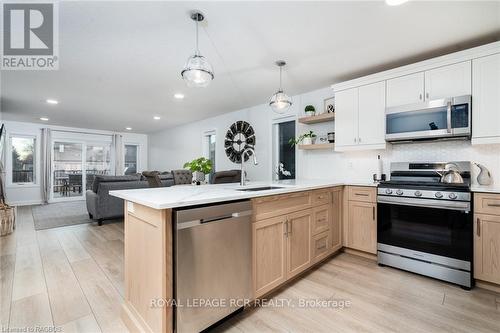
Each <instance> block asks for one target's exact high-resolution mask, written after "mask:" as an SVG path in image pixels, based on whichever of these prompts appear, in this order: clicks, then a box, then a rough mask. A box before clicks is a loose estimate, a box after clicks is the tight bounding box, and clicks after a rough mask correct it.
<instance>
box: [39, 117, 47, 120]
mask: <svg viewBox="0 0 500 333" xmlns="http://www.w3.org/2000/svg"><path fill="white" fill-rule="evenodd" d="M40 120H41V121H49V118H47V117H40Z"/></svg>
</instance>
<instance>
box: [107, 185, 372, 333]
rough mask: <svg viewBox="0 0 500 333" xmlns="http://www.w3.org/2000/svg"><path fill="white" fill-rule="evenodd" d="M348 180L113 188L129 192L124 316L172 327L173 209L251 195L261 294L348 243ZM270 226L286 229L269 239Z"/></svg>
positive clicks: (135, 326)
mask: <svg viewBox="0 0 500 333" xmlns="http://www.w3.org/2000/svg"><path fill="white" fill-rule="evenodd" d="M343 185H346V184H344V183H339V182H335V181H285V182H276V183H250V184H248V185H247V186H245V187H241V186H239V184H220V185H202V186H192V185H180V186H173V187H168V188H151V189H136V190H123V191H112V192H110V194H111V195H114V196H116V197H119V198H122V199H124V200H125V228H124V229H125V240H124V241H125V301H124V304H123V313H122V317H123V320H124V321H125V323H126V324H127V326H128V327H129V328H130V330H131V331H143V332H172V331H173V327H174V315H173V308H172V306H171V305H172V303H170V302H171V300H172V299H173V297H174V294H173V290H174V286H173V284H174V273H173V270H174V264H173V263H174V258H173V251H174V244H173V230H174V228H173V212H174V210H175V209H183V208H186V207H199V206H210V205H216V204H220V203H225V202H234V201H239V200H245V199H250V200H251V202H252V205H253V214H252V221H253V222H254V223H252V224H253V227H252V235H253V236H252V246H253V251H252V257H253V258H252V260H253V265H252V267H253V268H252V271H253V272H252V279H253V285H254V288H253V293H252V298H258V297H261V296H262V295H265V294H266V293H268V292H270V291H272V290H274V289H275V288H276V287H278V286H280V285H281V284H283V283H284V282H286V281H287V280H289V279H290V278H292V277H294V276H296V275H298V274H299V273H301V272H303V271H305V270H306V269H308V268H309V267H311V266H312V265H313V264H315V263H317V262H320V261H321V260H323V259H325V258H326V257H328V256H329V255H330V254H332V253H334V252H335V251H337V250H339V249H340V248H341V247H342V235H341V232H342V229H341V221H342V217H341V211H342V199H341V198H342V190H343ZM356 185H358V186H359V185H361V186H372V187H374V186H376V184H356ZM374 190H375V189H373V191H374ZM332 204H333V206H332ZM335 205H336V206H335ZM333 207H337V208H333ZM330 223H335V227H331V225H330ZM285 228H286V229H285ZM285 230H286V233H285V235H286V236H285V237H286V239H284V238H283V231H285ZM292 230H293V231H294V232H293V235H292ZM269 232H271V234H272V235H281V236H280V237H281V239H279V241H278V242H276V241H275V240H274V239H269V237H270V235H271V234H270V233H269ZM266 242H267V243H266ZM269 243H270V244H281V245H280V246H279V247H278V248H277V250H276V251H275V252H276V253H274V254H275V258H274V259H273V258H272V253H269V252H267V253H260V252H259V251H260V249H261V248H263V247H266V246H267V245H266V244H269ZM275 248H276V247H275ZM281 252H283V256H280V254H281ZM284 252H286V253H284ZM276 254H277V255H278V256H276ZM269 258H271V259H269ZM269 260H270V261H269ZM276 263H277V264H276ZM259 267H265V269H260V268H259ZM273 274H274V275H273Z"/></svg>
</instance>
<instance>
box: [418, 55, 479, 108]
mask: <svg viewBox="0 0 500 333" xmlns="http://www.w3.org/2000/svg"><path fill="white" fill-rule="evenodd" d="M471 81H472V80H471V62H470V61H464V62H460V63H458V64H453V65H448V66H443V67H438V68H435V69H431V70H428V71H426V72H425V99H426V100H433V99H440V98H446V97H453V96H462V95H470V94H471Z"/></svg>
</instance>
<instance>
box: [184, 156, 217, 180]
mask: <svg viewBox="0 0 500 333" xmlns="http://www.w3.org/2000/svg"><path fill="white" fill-rule="evenodd" d="M184 168H186V169H188V170H191V171H192V172H193V182H196V183H198V182H199V183H201V182H204V181H205V175H206V174H209V173H210V172H212V161H210V160H209V159H207V158H205V157H200V158H196V159H194V160H192V161H191V162H186V163H184Z"/></svg>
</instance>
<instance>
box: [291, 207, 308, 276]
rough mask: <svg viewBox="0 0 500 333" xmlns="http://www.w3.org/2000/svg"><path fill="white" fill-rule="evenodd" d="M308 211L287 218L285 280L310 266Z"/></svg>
mask: <svg viewBox="0 0 500 333" xmlns="http://www.w3.org/2000/svg"><path fill="white" fill-rule="evenodd" d="M311 218H312V212H311V210H310V209H307V210H304V211H300V212H296V213H293V214H290V215H288V216H287V223H288V227H287V231H288V235H287V239H286V241H287V278H291V277H293V276H295V275H297V274H299V273H301V272H303V271H304V270H305V269H306V268H308V267H309V266H310V265H311Z"/></svg>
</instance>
